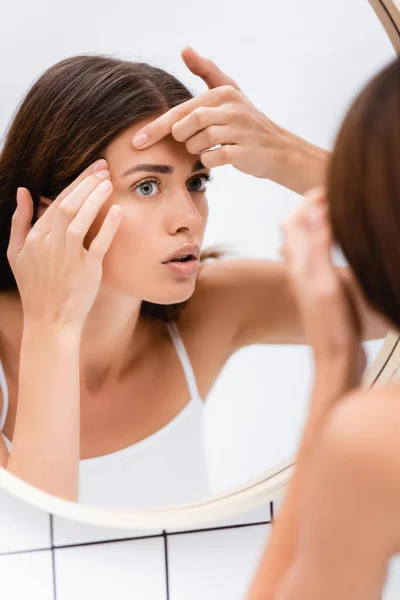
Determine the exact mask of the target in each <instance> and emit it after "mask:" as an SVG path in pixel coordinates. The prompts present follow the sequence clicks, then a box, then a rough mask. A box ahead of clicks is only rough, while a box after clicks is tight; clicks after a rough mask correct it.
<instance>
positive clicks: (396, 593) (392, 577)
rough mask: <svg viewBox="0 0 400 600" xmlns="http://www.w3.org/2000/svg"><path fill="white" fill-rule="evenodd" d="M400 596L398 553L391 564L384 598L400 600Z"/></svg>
mask: <svg viewBox="0 0 400 600" xmlns="http://www.w3.org/2000/svg"><path fill="white" fill-rule="evenodd" d="M399 598H400V556H399V555H396V556H395V557H393V558H392V560H391V561H390V564H389V569H388V577H387V579H386V584H385V588H384V593H383V595H382V600H399Z"/></svg>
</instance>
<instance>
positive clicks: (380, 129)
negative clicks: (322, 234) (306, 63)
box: [327, 58, 400, 329]
mask: <svg viewBox="0 0 400 600" xmlns="http://www.w3.org/2000/svg"><path fill="white" fill-rule="evenodd" d="M327 202H328V211H329V218H330V222H331V226H332V233H333V237H334V239H335V241H336V242H337V243H338V245H339V246H340V247H341V249H342V251H343V254H344V255H345V257H346V259H347V261H348V263H349V265H350V267H351V269H352V270H353V272H354V274H355V276H356V278H357V280H358V282H359V283H360V286H361V289H362V291H363V293H364V296H365V299H366V300H367V301H368V303H369V304H370V306H371V307H372V308H374V309H375V310H377V311H378V312H379V313H380V314H382V315H384V316H385V317H387V318H388V319H389V320H390V321H391V322H392V323H393V324H394V325H395V327H396V329H400V260H399V262H397V259H398V257H400V58H397V59H395V60H394V61H392V62H390V63H389V64H388V65H387V66H386V67H385V68H384V69H382V70H381V71H380V72H379V73H378V74H377V75H375V76H374V78H373V79H372V80H371V81H370V82H369V83H368V84H367V86H366V87H365V88H364V89H363V90H362V91H361V92H360V93H359V94H358V96H357V97H356V99H355V101H354V102H353V103H352V105H351V107H350V109H349V110H348V112H347V114H346V117H345V119H344V121H343V123H342V125H341V128H340V130H339V132H338V135H337V137H336V140H335V144H334V150H333V155H332V160H331V162H330V166H329V169H328V175H327Z"/></svg>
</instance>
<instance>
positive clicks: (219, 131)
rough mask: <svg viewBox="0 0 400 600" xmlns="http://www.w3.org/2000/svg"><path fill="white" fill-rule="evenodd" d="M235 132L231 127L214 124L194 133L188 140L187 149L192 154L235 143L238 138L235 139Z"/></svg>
mask: <svg viewBox="0 0 400 600" xmlns="http://www.w3.org/2000/svg"><path fill="white" fill-rule="evenodd" d="M233 138H234V133H233V132H232V130H231V129H230V128H229V127H226V126H222V127H221V126H219V125H212V126H211V127H207V129H205V130H204V131H201V132H200V133H198V134H197V135H194V136H193V137H192V138H190V140H188V141H187V142H186V149H187V151H188V152H190V153H191V154H201V153H202V152H206V150H209V149H210V148H213V147H214V146H218V145H220V144H222V145H234V144H235V143H237V142H238V140H237V139H236V140H234V139H233Z"/></svg>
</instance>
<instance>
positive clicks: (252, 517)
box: [166, 502, 271, 533]
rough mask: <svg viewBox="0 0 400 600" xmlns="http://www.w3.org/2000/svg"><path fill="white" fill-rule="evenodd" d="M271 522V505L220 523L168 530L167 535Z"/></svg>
mask: <svg viewBox="0 0 400 600" xmlns="http://www.w3.org/2000/svg"><path fill="white" fill-rule="evenodd" d="M270 520H271V510H270V503H269V502H268V504H266V505H264V506H261V507H259V508H254V509H252V510H250V511H248V512H245V513H243V514H241V515H237V516H235V517H227V518H226V519H222V520H219V521H208V522H206V523H202V524H201V525H191V526H187V527H171V528H170V529H166V532H167V533H176V532H180V531H182V532H184V531H193V530H194V531H198V530H199V529H210V528H211V529H214V528H215V527H231V526H234V525H248V524H251V523H265V522H266V521H270Z"/></svg>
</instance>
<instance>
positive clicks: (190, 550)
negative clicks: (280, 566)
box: [168, 525, 270, 600]
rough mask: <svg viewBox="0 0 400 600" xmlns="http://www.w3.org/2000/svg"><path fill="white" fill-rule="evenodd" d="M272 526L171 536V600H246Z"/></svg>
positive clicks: (169, 554) (169, 549)
mask: <svg viewBox="0 0 400 600" xmlns="http://www.w3.org/2000/svg"><path fill="white" fill-rule="evenodd" d="M269 531H270V525H253V526H251V525H250V526H249V527H239V528H233V529H222V530H218V531H203V532H201V533H184V534H176V535H170V536H168V563H169V582H170V598H171V600H187V599H188V598H190V600H204V599H205V598H206V599H207V600H221V598H224V599H225V598H227V599H228V598H229V600H243V598H244V596H245V593H246V591H247V589H248V588H249V586H250V583H251V581H252V579H253V576H254V573H255V570H256V567H257V564H258V561H259V559H260V557H261V554H262V552H263V549H264V548H265V546H266V543H267V539H268V534H269Z"/></svg>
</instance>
